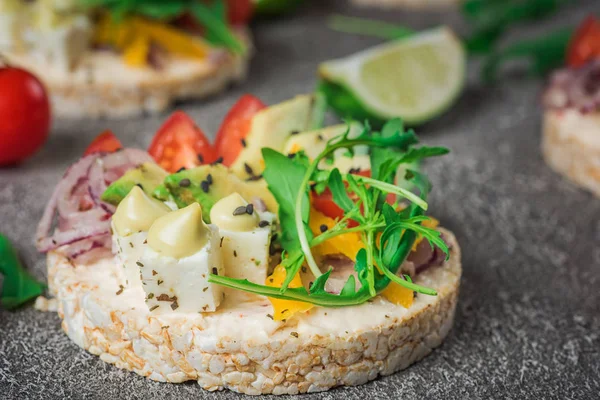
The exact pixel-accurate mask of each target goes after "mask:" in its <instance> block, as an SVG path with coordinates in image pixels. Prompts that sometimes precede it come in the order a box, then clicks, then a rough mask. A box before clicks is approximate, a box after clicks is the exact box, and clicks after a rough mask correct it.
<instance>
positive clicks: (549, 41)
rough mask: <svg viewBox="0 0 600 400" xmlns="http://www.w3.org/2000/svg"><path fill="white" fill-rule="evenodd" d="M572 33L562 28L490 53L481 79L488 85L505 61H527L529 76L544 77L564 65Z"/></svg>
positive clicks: (568, 29)
mask: <svg viewBox="0 0 600 400" xmlns="http://www.w3.org/2000/svg"><path fill="white" fill-rule="evenodd" d="M573 32H574V29H573V28H562V29H560V30H558V31H555V32H551V33H546V34H544V36H542V37H538V38H534V39H531V40H523V41H520V42H518V43H515V44H513V45H509V46H507V47H505V48H503V49H501V50H497V51H494V52H492V53H491V54H490V56H489V57H488V58H487V59H486V60H485V62H484V64H483V69H482V73H481V75H482V79H483V80H484V81H485V82H488V83H491V82H493V81H495V80H496V78H497V76H498V71H499V70H500V68H501V66H502V65H503V64H504V63H506V62H507V61H514V60H524V61H528V62H529V73H530V74H531V75H545V74H546V73H548V72H549V71H551V70H553V69H555V68H557V67H559V66H560V65H562V64H564V61H565V54H566V51H567V47H568V45H569V41H570V40H571V37H572V36H573Z"/></svg>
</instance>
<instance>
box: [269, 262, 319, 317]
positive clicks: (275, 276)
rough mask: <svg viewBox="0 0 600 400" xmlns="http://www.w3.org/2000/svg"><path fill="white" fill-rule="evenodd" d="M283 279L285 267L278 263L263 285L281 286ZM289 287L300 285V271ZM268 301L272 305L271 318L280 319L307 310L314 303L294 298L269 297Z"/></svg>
mask: <svg viewBox="0 0 600 400" xmlns="http://www.w3.org/2000/svg"><path fill="white" fill-rule="evenodd" d="M284 280H285V268H284V267H283V266H282V265H278V266H276V267H275V269H274V270H273V273H272V274H271V275H270V276H268V277H267V280H266V282H265V285H267V286H270V287H277V288H279V287H281V285H282V284H283V281H284ZM288 287H289V288H299V287H302V279H301V278H300V272H298V273H297V274H296V276H295V277H294V279H292V281H291V282H290V284H289V286H288ZM269 301H270V302H271V304H272V305H273V320H275V321H282V320H285V319H289V318H290V317H292V316H293V315H294V314H296V313H299V312H307V311H308V310H310V309H311V308H313V307H314V304H311V303H305V302H302V301H294V300H280V299H275V298H272V297H269Z"/></svg>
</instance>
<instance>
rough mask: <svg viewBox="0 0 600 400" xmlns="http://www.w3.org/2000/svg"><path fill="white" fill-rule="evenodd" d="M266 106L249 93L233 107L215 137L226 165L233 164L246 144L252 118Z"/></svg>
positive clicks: (218, 149) (216, 144)
mask: <svg viewBox="0 0 600 400" xmlns="http://www.w3.org/2000/svg"><path fill="white" fill-rule="evenodd" d="M265 107H266V106H265V105H264V104H263V102H262V101H260V100H259V99H258V98H256V97H254V96H252V95H249V94H245V95H243V96H242V97H240V99H239V100H238V101H237V103H235V104H234V106H233V107H231V110H229V112H228V113H227V115H226V116H225V119H224V120H223V123H222V124H221V127H220V128H219V132H218V133H217V138H216V139H215V149H216V151H217V154H219V155H221V156H222V157H223V164H224V165H226V166H230V165H231V164H233V162H234V161H235V159H236V158H237V156H238V155H239V154H240V152H241V151H242V149H243V148H244V146H245V138H246V136H247V135H248V133H249V132H250V124H251V123H252V118H253V117H254V116H255V115H256V113H257V112H259V111H260V110H262V109H263V108H265Z"/></svg>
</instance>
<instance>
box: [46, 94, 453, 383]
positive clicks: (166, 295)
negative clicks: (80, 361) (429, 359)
mask: <svg viewBox="0 0 600 400" xmlns="http://www.w3.org/2000/svg"><path fill="white" fill-rule="evenodd" d="M318 104H319V102H318V101H315V99H314V98H313V96H308V95H307V96H298V97H296V98H294V99H292V100H289V101H286V102H284V103H281V104H277V105H274V106H271V107H265V106H264V105H262V103H260V101H259V100H258V99H256V98H254V97H252V96H244V97H243V98H242V99H241V100H240V101H239V102H238V103H237V104H236V105H235V106H234V108H233V109H232V110H231V111H230V112H229V114H228V115H227V117H226V119H225V121H224V123H223V125H222V127H221V129H220V130H219V133H218V135H217V143H216V145H215V146H213V145H211V144H210V143H209V142H208V141H207V139H206V138H205V137H204V135H203V134H202V133H201V132H200V130H199V129H198V128H197V127H196V126H195V125H194V123H193V122H192V121H191V120H190V119H189V118H188V117H187V116H185V114H182V113H176V114H175V115H174V116H173V117H171V119H170V120H169V121H168V122H167V124H165V126H163V128H161V129H160V130H159V132H158V134H157V136H156V137H155V139H154V141H153V143H152V146H151V148H150V152H149V153H150V154H149V153H147V152H145V151H142V150H137V149H127V148H125V149H119V147H120V144H119V143H118V141H117V139H116V138H115V137H114V136H112V135H111V134H103V136H102V137H101V138H100V139H99V140H97V141H96V142H94V143H93V145H92V147H91V148H90V149H89V150H88V152H87V155H85V156H84V157H83V158H81V159H80V160H78V161H77V162H76V163H75V164H73V165H72V166H71V167H70V168H69V169H68V170H67V172H66V173H65V175H64V177H63V179H62V180H61V181H60V183H59V184H58V186H57V188H56V190H55V191H54V193H53V195H52V198H51V200H50V203H49V205H48V207H47V209H46V211H45V213H44V216H43V218H42V220H41V222H40V225H39V228H38V232H37V245H38V248H39V249H40V250H41V251H43V252H47V259H48V280H49V287H50V291H51V293H52V294H53V295H54V296H55V297H56V299H57V301H58V312H59V315H60V317H61V318H62V320H63V322H62V327H63V329H64V331H65V332H66V333H67V335H68V336H69V337H70V338H71V339H72V340H73V341H74V342H75V343H77V344H78V345H79V346H81V347H82V348H84V349H86V350H88V351H89V352H91V353H93V354H97V355H99V356H100V358H101V359H102V360H104V361H106V362H109V363H113V364H115V365H116V366H118V367H120V368H125V369H128V370H131V371H135V372H136V373H138V374H140V375H143V376H146V377H149V378H150V379H153V380H157V381H166V382H183V381H186V380H195V381H197V382H198V384H199V385H200V386H201V387H203V388H205V389H207V390H219V389H223V388H227V389H231V390H234V391H238V392H243V393H247V394H261V393H272V394H296V393H304V392H315V391H323V390H327V389H330V388H332V387H335V386H340V385H358V384H362V383H365V382H367V381H369V380H372V379H375V378H376V377H377V376H379V375H388V374H391V373H393V372H395V371H398V370H400V369H403V368H406V367H408V366H409V365H410V364H412V363H413V362H415V361H417V360H419V359H421V358H423V357H424V356H426V355H427V354H429V353H430V352H431V351H432V349H433V348H435V347H437V346H439V345H440V344H441V343H442V340H443V339H444V337H445V336H446V335H447V333H448V331H449V330H450V328H451V326H452V322H453V318H454V311H455V307H456V302H457V297H458V288H459V281H460V276H461V263H460V249H459V246H458V243H457V242H456V239H455V237H454V236H453V234H452V233H451V232H449V231H447V230H445V229H443V228H440V227H439V226H438V223H437V221H436V220H434V219H432V218H429V217H426V216H425V211H426V209H427V196H428V193H429V191H430V185H429V183H428V180H427V178H426V177H425V176H424V175H423V174H422V173H421V172H419V171H418V169H419V168H418V166H416V165H417V164H418V162H419V161H420V160H422V159H424V158H426V157H430V156H437V155H442V154H445V153H446V152H447V150H446V149H445V148H439V147H424V146H423V147H417V146H416V144H417V138H416V136H415V134H414V133H413V132H412V131H406V130H404V128H403V125H402V123H401V122H400V121H399V120H392V121H390V122H389V123H388V124H386V125H385V127H384V128H383V129H382V130H381V132H373V131H371V130H370V128H369V127H368V126H362V125H361V124H359V123H351V124H349V125H346V124H344V125H337V126H330V127H327V128H318V129H316V128H315V125H314V123H315V122H314V121H316V122H317V124H318V121H319V120H320V117H319V115H320V111H319V110H318V108H319V107H318ZM224 143H225V144H224ZM116 149H118V150H116ZM115 150H116V151H115ZM151 155H152V156H151ZM153 157H154V158H153ZM186 167H188V168H186Z"/></svg>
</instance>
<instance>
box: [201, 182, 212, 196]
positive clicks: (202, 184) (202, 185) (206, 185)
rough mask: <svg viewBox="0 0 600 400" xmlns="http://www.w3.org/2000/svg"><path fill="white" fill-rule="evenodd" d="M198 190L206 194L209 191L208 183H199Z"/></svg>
mask: <svg viewBox="0 0 600 400" xmlns="http://www.w3.org/2000/svg"><path fill="white" fill-rule="evenodd" d="M200 188H201V189H202V191H203V192H204V193H208V191H209V190H210V183H208V181H202V182H200Z"/></svg>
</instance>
